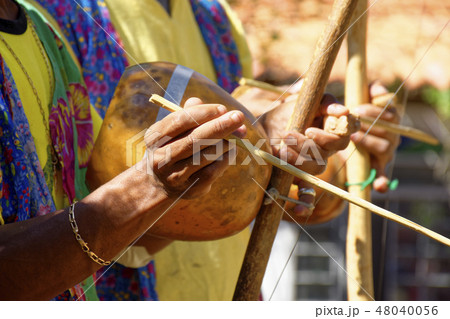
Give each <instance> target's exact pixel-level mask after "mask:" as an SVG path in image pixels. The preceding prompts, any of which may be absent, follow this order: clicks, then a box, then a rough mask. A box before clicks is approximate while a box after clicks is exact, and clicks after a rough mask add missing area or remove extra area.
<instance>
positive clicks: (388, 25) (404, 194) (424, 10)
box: [228, 0, 450, 300]
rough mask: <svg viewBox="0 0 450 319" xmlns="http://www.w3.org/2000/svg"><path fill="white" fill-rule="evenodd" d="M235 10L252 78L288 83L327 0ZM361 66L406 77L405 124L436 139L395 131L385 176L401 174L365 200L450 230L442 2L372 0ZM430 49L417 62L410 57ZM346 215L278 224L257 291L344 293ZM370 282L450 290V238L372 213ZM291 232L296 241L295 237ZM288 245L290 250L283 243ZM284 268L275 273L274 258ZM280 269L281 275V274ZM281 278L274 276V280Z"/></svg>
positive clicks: (388, 292) (236, 2) (425, 293)
mask: <svg viewBox="0 0 450 319" xmlns="http://www.w3.org/2000/svg"><path fill="white" fill-rule="evenodd" d="M228 2H229V3H230V4H231V5H232V7H233V9H234V10H235V11H236V12H237V14H238V16H239V18H240V19H241V20H242V22H243V25H244V28H245V30H246V33H247V36H248V40H249V45H250V50H251V52H252V55H253V58H254V72H255V76H256V78H257V79H259V80H262V81H266V82H269V83H272V84H276V85H282V84H291V83H293V82H294V81H295V80H296V79H297V78H298V77H299V76H301V75H302V74H303V73H304V72H305V71H306V69H307V68H308V65H309V63H310V61H311V58H312V55H313V51H314V48H315V43H316V41H317V38H318V36H319V35H320V33H321V32H322V30H323V28H324V27H325V25H326V23H327V17H328V15H329V13H330V10H331V7H332V3H333V1H330V0H277V1H272V0H245V1H244V0H229V1H228ZM370 3H371V4H373V7H372V8H371V9H370V11H369V13H368V16H369V22H368V43H367V50H368V76H369V80H370V81H373V80H375V79H378V80H381V81H382V82H383V83H384V84H385V85H386V86H387V87H388V88H389V89H390V90H391V91H395V90H396V89H397V88H398V87H399V85H400V84H401V83H402V82H403V81H405V80H407V81H406V84H405V88H406V89H407V90H406V91H407V92H406V93H407V97H408V98H407V105H406V113H405V115H404V119H403V123H402V124H404V125H408V126H412V127H415V128H418V129H421V130H423V131H425V132H427V133H429V134H431V135H433V136H435V137H437V138H438V139H439V141H440V143H441V145H439V146H429V145H427V144H424V143H420V142H416V141H413V140H410V139H406V138H403V139H402V143H401V145H400V147H399V149H398V152H397V155H396V158H395V161H394V162H393V163H392V165H391V169H392V172H393V175H392V178H398V179H399V181H400V184H399V187H398V189H397V190H395V191H392V192H390V193H388V194H387V195H382V194H377V193H373V194H372V196H373V202H374V203H375V204H377V205H379V206H382V207H385V208H387V209H389V210H392V211H394V212H396V213H398V214H400V215H402V216H404V217H406V218H408V219H411V220H413V221H415V222H417V223H419V224H421V225H423V226H426V227H428V228H430V229H433V230H434V231H436V232H438V233H440V234H443V235H444V236H447V237H449V236H450V196H449V194H450V26H447V27H446V28H445V29H444V30H443V32H442V34H441V35H440V37H439V38H438V39H437V40H436V41H435V42H433V41H434V40H435V38H436V36H437V35H438V34H439V32H440V31H441V30H442V29H443V28H444V26H445V25H446V23H448V20H449V17H450V2H449V1H442V0H426V1H425V0H397V1H387V0H378V1H375V0H373V1H370ZM430 44H432V47H431V49H430V50H429V52H428V53H427V55H426V56H425V57H424V59H423V60H422V61H421V62H420V64H419V65H418V67H417V68H416V69H415V71H414V72H413V73H412V74H411V76H410V77H408V75H409V74H410V72H411V71H412V70H413V68H414V65H415V64H416V63H417V62H418V61H419V60H420V59H421V58H422V56H423V54H424V53H425V51H426V49H427V48H428V46H430ZM345 47H346V45H345V42H344V44H343V49H342V50H341V52H340V54H339V56H338V58H337V61H336V64H335V66H334V69H333V71H332V75H331V78H330V85H329V87H328V91H329V92H331V93H333V94H334V95H335V96H336V97H338V98H340V99H341V101H343V89H344V82H343V81H344V74H345V66H346V56H347V54H346V49H345ZM346 224H347V215H346V213H343V214H342V215H341V216H340V217H339V218H337V219H335V220H333V221H331V222H329V223H326V224H323V225H318V226H310V227H305V230H306V231H307V232H308V233H309V234H310V235H311V237H312V238H314V239H315V241H317V242H315V241H314V240H312V239H311V238H310V237H309V236H307V235H306V233H305V232H304V231H301V230H300V229H299V228H298V227H297V226H296V225H290V224H287V223H283V224H282V225H281V226H280V227H281V228H283V229H284V230H286V231H285V232H284V234H285V235H283V236H284V237H283V238H282V239H280V240H279V242H278V243H276V244H275V245H278V246H280V247H276V248H275V249H274V251H277V252H278V253H277V254H276V255H272V257H271V261H270V268H269V270H268V274H267V275H266V278H265V281H264V284H263V297H264V299H265V300H269V299H271V300H346V299H347V297H346V274H345V272H344V270H343V269H342V268H341V267H340V266H339V265H342V266H345V237H346ZM373 234H374V235H373V236H374V237H373V247H374V249H373V250H374V283H375V299H377V300H450V248H449V247H445V246H444V245H442V244H439V243H437V242H434V241H432V240H430V239H428V237H425V236H423V235H419V234H417V233H415V232H413V231H411V230H409V229H406V228H405V227H403V226H398V225H397V224H395V223H393V222H386V221H384V220H383V219H381V218H379V217H377V216H373ZM297 240H299V243H298V245H296V246H295V248H294V249H293V247H294V244H295V243H296V242H297ZM291 252H292V253H293V255H292V257H291V258H288V257H289V254H290V253H291ZM288 259H289V263H288V264H287V265H286V270H285V272H284V273H283V276H281V272H282V268H283V267H284V266H285V264H286V262H287V261H288ZM280 276H281V277H280ZM277 281H279V284H278V286H277V287H276V288H275V286H276V282H277Z"/></svg>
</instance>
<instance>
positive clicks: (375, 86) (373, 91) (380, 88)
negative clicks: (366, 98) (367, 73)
mask: <svg viewBox="0 0 450 319" xmlns="http://www.w3.org/2000/svg"><path fill="white" fill-rule="evenodd" d="M386 93H389V91H388V90H387V89H386V88H385V87H384V85H383V84H381V82H380V81H374V82H373V83H371V84H370V86H369V94H370V97H371V98H373V97H375V96H378V95H383V94H386Z"/></svg>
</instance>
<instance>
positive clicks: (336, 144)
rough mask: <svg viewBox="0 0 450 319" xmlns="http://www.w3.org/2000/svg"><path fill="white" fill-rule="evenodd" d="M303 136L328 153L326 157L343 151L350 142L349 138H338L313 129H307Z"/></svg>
mask: <svg viewBox="0 0 450 319" xmlns="http://www.w3.org/2000/svg"><path fill="white" fill-rule="evenodd" d="M305 135H306V136H307V137H309V138H310V139H312V140H313V141H314V142H315V143H316V144H317V145H318V146H320V148H321V149H323V150H325V151H328V153H329V155H328V156H330V155H331V154H334V153H335V152H337V151H340V150H343V149H345V148H346V147H347V146H348V143H349V142H350V136H339V135H336V134H332V133H328V132H325V131H324V130H321V129H318V128H315V127H310V128H308V129H307V130H306V131H305ZM322 155H326V154H322ZM328 156H327V157H328Z"/></svg>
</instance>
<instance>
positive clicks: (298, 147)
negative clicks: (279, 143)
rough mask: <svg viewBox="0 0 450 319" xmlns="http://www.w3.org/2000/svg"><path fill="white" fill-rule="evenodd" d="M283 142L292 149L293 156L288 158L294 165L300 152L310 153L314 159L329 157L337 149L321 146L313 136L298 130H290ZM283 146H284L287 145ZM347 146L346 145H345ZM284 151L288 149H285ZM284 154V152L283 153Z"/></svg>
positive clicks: (303, 153) (302, 153)
mask: <svg viewBox="0 0 450 319" xmlns="http://www.w3.org/2000/svg"><path fill="white" fill-rule="evenodd" d="M316 130H318V131H319V132H320V131H322V130H320V129H316ZM283 142H284V144H285V146H287V147H288V149H289V151H292V152H291V154H292V156H288V160H291V161H293V162H289V163H290V164H292V165H295V159H294V158H295V157H298V156H299V154H301V155H305V154H309V155H310V156H311V157H312V158H313V159H316V158H320V159H322V158H328V157H329V156H331V155H332V154H333V153H335V152H336V151H334V150H333V151H329V150H327V149H324V148H322V147H321V145H319V144H317V143H316V142H315V141H314V140H313V139H312V138H311V137H306V136H305V135H303V134H301V133H299V132H297V131H289V132H288V133H287V135H286V136H285V137H284V138H283ZM285 146H283V147H285ZM344 148H345V147H344ZM283 151H284V152H285V151H286V150H283ZM283 154H284V153H283Z"/></svg>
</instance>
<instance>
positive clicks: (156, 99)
mask: <svg viewBox="0 0 450 319" xmlns="http://www.w3.org/2000/svg"><path fill="white" fill-rule="evenodd" d="M149 101H150V102H151V103H154V104H156V105H158V106H160V107H163V108H165V109H167V110H169V111H171V112H176V111H180V110H183V108H182V107H180V106H178V105H176V104H174V103H172V102H170V101H168V100H167V99H165V98H163V97H162V96H160V95H157V94H153V95H152V96H151V97H150V100H149ZM226 140H229V141H231V142H235V143H236V145H238V146H239V147H242V148H244V149H246V150H248V151H249V152H251V153H252V154H254V155H255V156H258V157H260V158H261V159H263V160H264V161H266V162H267V163H269V164H272V165H273V166H275V167H278V168H279V169H281V170H283V171H285V172H287V173H289V174H291V175H293V176H296V177H298V178H300V179H302V180H304V181H306V182H308V183H311V184H313V185H315V186H317V187H319V188H321V189H323V190H325V191H328V192H330V193H332V194H335V195H336V196H339V197H341V198H342V199H345V200H347V201H349V202H351V203H354V204H355V205H358V206H361V207H363V208H365V209H368V210H370V211H372V212H374V213H375V214H377V215H380V216H382V217H385V218H387V219H390V220H392V221H395V222H397V223H399V224H402V225H404V226H406V227H409V228H411V229H413V230H415V231H417V232H419V233H421V234H424V235H426V236H428V237H430V238H432V239H435V240H437V241H439V242H441V243H443V244H445V245H447V246H450V239H448V238H446V237H444V236H442V235H440V234H437V233H436V232H433V231H432V230H429V229H426V228H424V227H422V226H420V225H418V224H416V223H414V222H412V221H410V220H408V219H406V218H403V217H401V216H398V215H396V214H394V213H392V212H390V211H388V210H386V209H384V208H380V207H378V206H376V205H374V204H372V203H370V202H367V201H365V200H363V199H361V198H358V197H355V196H352V195H351V194H349V193H348V192H346V191H345V190H343V189H341V188H339V187H336V186H334V185H332V184H329V183H327V182H325V181H323V180H321V179H319V178H317V177H316V176H314V175H311V174H308V173H306V172H304V171H302V170H300V169H298V168H297V167H295V166H293V165H291V164H289V163H287V162H285V161H283V160H281V159H279V158H278V157H276V156H273V155H272V154H269V153H267V152H265V151H263V150H260V149H259V148H256V147H255V146H253V145H252V144H251V143H250V142H248V141H247V140H241V139H240V138H238V137H235V136H233V135H232V136H229V137H227V138H226Z"/></svg>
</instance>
